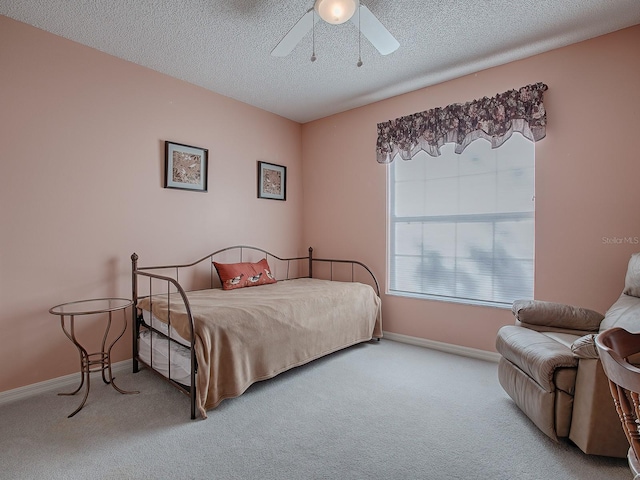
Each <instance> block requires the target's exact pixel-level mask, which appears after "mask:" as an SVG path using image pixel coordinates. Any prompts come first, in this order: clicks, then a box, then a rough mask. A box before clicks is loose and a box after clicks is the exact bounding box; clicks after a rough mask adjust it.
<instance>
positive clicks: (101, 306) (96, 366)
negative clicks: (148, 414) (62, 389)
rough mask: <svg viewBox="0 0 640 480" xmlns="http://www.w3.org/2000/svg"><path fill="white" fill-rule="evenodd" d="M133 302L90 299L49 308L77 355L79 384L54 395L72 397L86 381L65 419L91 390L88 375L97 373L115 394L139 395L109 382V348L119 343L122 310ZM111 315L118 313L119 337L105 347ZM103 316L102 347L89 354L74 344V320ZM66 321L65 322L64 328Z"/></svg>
mask: <svg viewBox="0 0 640 480" xmlns="http://www.w3.org/2000/svg"><path fill="white" fill-rule="evenodd" d="M132 304H133V302H132V301H131V300H129V299H127V298H96V299H91V300H80V301H77V302H69V303H63V304H61V305H56V306H55V307H52V308H50V309H49V313H51V314H53V315H58V316H60V325H61V326H62V331H63V332H64V333H65V335H66V336H67V337H68V338H69V340H71V341H72V342H73V344H74V345H75V346H76V348H77V349H78V352H79V353H80V375H81V377H80V385H79V386H78V388H76V389H75V390H74V391H73V392H69V393H59V394H58V395H75V394H76V393H78V392H79V391H80V389H82V386H83V385H84V384H85V381H86V384H87V386H86V389H85V392H84V398H83V399H82V403H80V406H79V407H78V408H76V409H75V410H74V412H73V413H71V415H69V418H71V417H73V416H74V415H75V414H76V413H78V412H79V411H80V410H81V409H82V407H84V404H85V403H86V401H87V397H88V396H89V389H90V387H91V373H94V372H101V373H102V381H103V382H104V383H106V384H111V386H112V387H113V388H115V389H116V390H117V391H118V392H120V393H123V394H132V393H140V392H137V391H132V392H128V391H126V390H122V389H121V388H119V387H118V386H117V385H116V384H115V382H114V381H113V380H114V378H113V375H112V372H111V349H112V348H113V346H114V345H115V343H116V342H117V341H118V340H120V338H121V337H122V335H124V332H125V330H126V329H127V315H126V309H127V308H129V307H130V306H131V305H132ZM114 312H120V313H121V314H122V331H121V332H120V333H119V335H118V336H117V337H116V338H115V339H114V340H113V341H112V342H111V343H110V344H109V345H108V346H107V337H108V336H109V330H110V329H111V323H112V317H113V314H114ZM103 314H107V317H108V318H107V324H106V327H105V331H104V335H103V337H102V348H101V350H100V351H99V352H94V353H89V352H88V351H87V350H86V349H85V348H84V347H83V346H82V345H81V344H80V342H79V341H78V339H77V338H76V334H75V317H77V316H88V315H103ZM67 318H68V320H69V323H68V325H67Z"/></svg>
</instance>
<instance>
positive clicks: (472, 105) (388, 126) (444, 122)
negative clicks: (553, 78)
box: [376, 83, 547, 163]
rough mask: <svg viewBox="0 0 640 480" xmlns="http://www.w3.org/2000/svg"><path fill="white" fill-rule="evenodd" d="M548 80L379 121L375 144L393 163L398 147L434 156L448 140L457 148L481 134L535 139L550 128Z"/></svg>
mask: <svg viewBox="0 0 640 480" xmlns="http://www.w3.org/2000/svg"><path fill="white" fill-rule="evenodd" d="M545 90H547V86H546V85H545V84H544V83H536V84H532V85H527V86H525V87H522V88H520V89H518V90H509V91H508V92H504V93H501V94H498V95H496V96H495V97H491V98H487V97H484V98H481V99H480V100H474V101H472V102H467V103H465V104H453V105H449V106H447V107H444V108H433V109H431V110H426V111H424V112H419V113H414V114H413V115H407V116H406V117H401V118H397V119H395V120H389V121H388V122H383V123H379V124H378V143H377V145H376V151H377V159H378V162H379V163H391V162H392V161H393V159H394V157H395V156H396V155H397V154H398V153H399V154H400V156H401V157H402V158H403V159H404V160H409V159H411V158H412V157H413V156H414V155H416V154H417V153H418V152H420V151H422V150H424V151H425V152H427V153H428V154H429V155H431V156H432V157H437V156H438V155H440V147H441V146H442V145H444V144H445V143H455V144H456V148H455V151H456V153H462V151H463V150H464V149H465V148H466V147H467V145H469V144H470V143H471V142H473V141H474V140H476V139H478V138H485V139H487V140H489V141H490V142H491V147H492V148H497V147H499V146H500V145H502V144H503V143H504V142H506V141H507V140H508V139H509V137H510V136H511V134H512V133H513V132H520V133H521V134H522V135H523V136H525V137H526V138H528V139H529V140H531V141H533V142H537V141H538V140H540V139H541V138H544V136H545V134H546V123H547V114H546V112H545V109H544V104H543V103H542V94H543V92H544V91H545Z"/></svg>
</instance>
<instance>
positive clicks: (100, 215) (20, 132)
mask: <svg viewBox="0 0 640 480" xmlns="http://www.w3.org/2000/svg"><path fill="white" fill-rule="evenodd" d="M0 105H1V107H0V145H2V150H1V153H0V158H1V160H0V162H1V163H0V164H1V165H2V174H1V176H0V178H1V180H0V181H1V182H2V187H1V188H0V205H1V207H0V365H2V367H1V368H0V391H4V390H9V389H13V388H17V387H20V386H23V385H28V384H32V383H35V382H39V381H42V380H46V379H50V378H55V377H58V376H61V375H65V374H69V373H72V372H77V371H78V368H79V367H78V353H77V351H76V350H75V348H74V347H73V345H72V344H71V343H70V342H69V340H68V339H67V338H66V337H65V336H64V334H63V333H62V330H61V328H60V323H59V318H58V317H54V316H53V315H50V314H49V313H48V310H49V308H50V307H52V306H53V305H56V304H59V303H63V302H66V301H72V300H77V299H86V298H96V297H101V296H112V295H116V296H124V297H130V296H131V293H130V288H131V287H130V283H131V281H130V261H129V257H130V255H131V253H132V252H134V251H135V252H137V253H138V254H139V256H140V259H141V262H143V263H145V264H154V263H167V262H183V261H185V262H186V261H190V260H195V259H197V258H200V257H201V256H204V255H206V254H207V253H210V252H212V251H213V250H215V249H216V248H220V247H223V246H226V245H229V244H233V243H246V244H255V245H259V246H261V247H263V248H267V249H269V250H271V251H273V252H274V253H277V254H282V255H289V254H294V255H297V254H299V253H304V249H303V251H299V249H300V248H302V247H301V246H302V243H301V240H302V237H301V235H302V232H301V229H300V223H301V221H302V185H301V183H302V182H301V179H302V173H301V151H302V150H301V148H302V146H301V127H300V125H299V124H297V123H294V122H291V121H289V120H286V119H283V118H282V117H278V116H276V115H273V114H270V113H267V112H265V111H262V110H259V109H257V108H253V107H251V106H248V105H246V104H243V103H240V102H237V101H234V100H231V99H229V98H226V97H223V96H220V95H217V94H214V93H211V92H209V91H207V90H204V89H202V88H199V87H195V86H193V85H190V84H187V83H185V82H182V81H179V80H176V79H173V78H170V77H168V76H165V75H161V74H159V73H156V72H154V71H151V70H149V69H146V68H142V67H139V66H137V65H134V64H132V63H129V62H125V61H122V60H119V59H116V58H114V57H111V56H109V55H106V54H103V53H100V52H98V51H96V50H93V49H90V48H87V47H84V46H81V45H79V44H76V43H73V42H70V41H67V40H65V39H62V38H60V37H56V36H54V35H51V34H48V33H45V32H43V31H41V30H38V29H35V28H33V27H30V26H27V25H25V24H22V23H19V22H16V21H13V20H10V19H8V18H7V17H2V16H0ZM164 140H171V141H175V142H179V143H186V144H189V145H196V146H199V147H203V148H208V149H209V169H210V172H209V192H208V193H206V194H205V193H195V192H186V191H180V190H169V189H164V188H162V182H163V178H162V169H163V162H164V159H163V157H164V143H163V142H164ZM257 160H266V161H269V162H273V163H278V164H282V165H286V166H287V167H288V175H289V177H288V179H289V182H288V188H287V201H286V202H279V201H273V200H260V199H257V198H256V161H257ZM78 321H79V322H80V320H78ZM98 323H100V322H98V321H97V320H90V321H88V322H86V323H85V324H80V323H79V325H80V326H81V328H80V329H81V330H82V332H81V334H82V336H83V338H84V339H85V341H87V342H90V338H92V337H97V336H99V335H100V334H101V333H100V331H99V329H98V327H97V326H96V324H98ZM130 351H131V341H130V339H129V335H126V336H125V337H124V338H123V339H122V340H121V341H120V342H119V344H118V346H117V351H116V352H115V355H114V357H115V360H116V361H118V360H122V359H125V358H130V357H131V353H130Z"/></svg>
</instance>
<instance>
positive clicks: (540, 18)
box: [0, 0, 640, 123]
mask: <svg viewBox="0 0 640 480" xmlns="http://www.w3.org/2000/svg"><path fill="white" fill-rule="evenodd" d="M363 3H364V4H365V5H367V7H368V8H369V9H370V10H371V12H373V14H374V15H376V16H377V17H378V19H379V20H380V21H381V22H382V23H383V25H384V26H385V27H386V28H387V29H388V30H389V31H390V32H391V33H392V34H393V35H394V36H395V37H396V39H397V40H398V41H399V42H400V48H399V49H398V50H397V51H396V52H394V53H392V54H390V55H388V56H382V55H380V54H379V53H378V51H377V50H375V49H374V48H373V47H372V46H371V44H369V43H368V41H367V40H366V39H364V37H363V39H362V60H363V62H364V65H363V66H362V67H360V68H358V67H357V66H356V62H357V61H358V30H357V28H355V27H354V25H353V24H351V22H347V23H345V24H343V25H337V26H336V25H329V24H327V23H324V22H319V23H318V24H317V25H316V30H315V44H316V48H315V51H316V56H317V58H318V59H317V61H315V62H314V63H312V62H311V61H310V57H311V51H312V43H311V42H312V40H311V37H312V35H311V34H308V35H307V36H306V37H305V38H304V39H303V40H302V41H301V42H300V44H299V45H298V46H297V47H296V48H295V49H294V51H293V52H292V53H291V54H290V55H289V56H287V57H284V58H276V57H272V56H271V55H270V52H271V50H272V49H273V48H274V47H275V45H276V44H277V43H278V42H279V41H280V39H281V38H282V37H283V36H284V35H285V34H286V33H287V31H288V30H289V29H290V28H291V27H292V26H293V25H294V24H295V23H296V22H297V21H298V19H299V18H300V17H302V15H303V14H304V13H305V12H306V11H307V9H309V8H310V7H311V6H312V5H313V0H0V14H2V15H6V16H8V17H11V18H14V19H16V20H19V21H22V22H25V23H28V24H31V25H33V26H36V27H38V28H41V29H43V30H47V31H49V32H52V33H55V34H57V35H60V36H62V37H66V38H68V39H71V40H74V41H76V42H79V43H82V44H84V45H88V46H90V47H93V48H96V49H98V50H101V51H103V52H106V53H109V54H111V55H114V56H116V57H120V58H123V59H126V60H129V61H131V62H134V63H137V64H140V65H143V66H145V67H149V68H151V69H153V70H157V71H159V72H163V73H166V74H168V75H171V76H173V77H176V78H180V79H182V80H186V81H188V82H190V83H193V84H195V85H199V86H201V87H204V88H207V89H209V90H212V91H214V92H217V93H220V94H222V95H225V96H228V97H231V98H235V99H237V100H240V101H243V102H246V103H249V104H251V105H255V106H257V107H260V108H262V109H264V110H267V111H270V112H273V113H276V114H279V115H282V116H283V117H286V118H289V119H291V120H294V121H297V122H300V123H304V122H308V121H311V120H315V119H318V118H322V117H325V116H327V115H331V114H334V113H337V112H341V111H345V110H348V109H351V108H354V107H358V106H361V105H365V104H368V103H371V102H374V101H378V100H382V99H384V98H388V97H391V96H394V95H398V94H401V93H405V92H408V91H412V90H416V89H418V88H422V87H425V86H428V85H433V84H435V83H439V82H442V81H445V80H449V79H452V78H456V77H459V76H461V75H465V74H468V73H472V72H476V71H479V70H482V69H484V68H488V67H492V66H495V65H500V64H503V63H507V62H510V61H513V60H517V59H520V58H525V57H528V56H531V55H535V54H537V53H541V52H544V51H548V50H551V49H553V48H558V47H561V46H564V45H568V44H571V43H575V42H578V41H581V40H585V39H588V38H592V37H595V36H598V35H602V34H605V33H609V32H612V31H615V30H619V29H621V28H625V27H628V26H631V25H636V24H639V23H640V0H535V1H532V0H393V1H391V0H387V1H384V0H366V1H365V0H363ZM639 48H640V46H639Z"/></svg>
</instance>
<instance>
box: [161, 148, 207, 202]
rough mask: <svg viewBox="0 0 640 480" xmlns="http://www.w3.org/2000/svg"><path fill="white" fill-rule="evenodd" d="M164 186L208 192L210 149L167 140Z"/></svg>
mask: <svg viewBox="0 0 640 480" xmlns="http://www.w3.org/2000/svg"><path fill="white" fill-rule="evenodd" d="M164 145H165V154H164V188H176V189H179V190H191V191H193V192H206V191H207V183H208V176H209V165H208V162H209V158H208V157H209V150H207V149H206V148H200V147H194V146H191V145H184V144H182V143H175V142H169V141H165V142H164Z"/></svg>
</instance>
